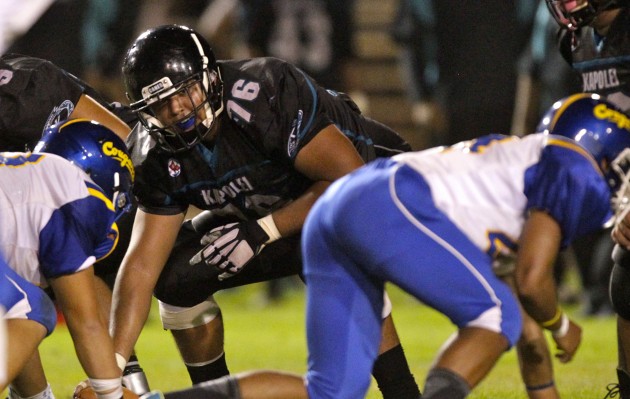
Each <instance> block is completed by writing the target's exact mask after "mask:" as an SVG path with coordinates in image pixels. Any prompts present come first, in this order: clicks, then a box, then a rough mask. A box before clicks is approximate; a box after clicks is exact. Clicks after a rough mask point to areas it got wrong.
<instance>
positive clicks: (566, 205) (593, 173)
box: [525, 145, 612, 248]
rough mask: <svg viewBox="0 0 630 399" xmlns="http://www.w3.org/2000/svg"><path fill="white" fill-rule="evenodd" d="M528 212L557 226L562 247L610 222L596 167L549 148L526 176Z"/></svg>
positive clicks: (603, 186)
mask: <svg viewBox="0 0 630 399" xmlns="http://www.w3.org/2000/svg"><path fill="white" fill-rule="evenodd" d="M525 195H526V197H527V199H528V204H527V208H528V209H537V210H542V211H545V212H547V213H549V215H551V217H553V218H554V220H556V222H558V224H559V225H560V228H561V230H562V243H561V245H562V247H563V248H565V247H567V246H568V245H569V244H570V243H571V242H572V241H573V240H574V239H575V238H577V237H580V236H583V235H585V234H588V233H592V232H595V231H597V230H599V229H601V228H602V227H603V226H604V224H605V223H606V222H607V221H608V220H609V219H610V217H611V216H612V214H611V207H610V190H609V188H608V185H607V183H606V181H605V180H604V178H603V176H602V175H601V173H600V172H599V170H598V168H597V165H596V164H595V163H594V161H593V160H592V159H590V158H587V157H586V156H584V155H583V154H581V153H579V152H577V151H574V150H572V149H569V148H565V147H560V146H554V145H548V146H546V147H545V148H544V149H543V154H542V156H541V159H540V162H539V163H538V164H536V165H535V166H534V167H532V168H530V169H529V170H528V171H527V172H526V174H525Z"/></svg>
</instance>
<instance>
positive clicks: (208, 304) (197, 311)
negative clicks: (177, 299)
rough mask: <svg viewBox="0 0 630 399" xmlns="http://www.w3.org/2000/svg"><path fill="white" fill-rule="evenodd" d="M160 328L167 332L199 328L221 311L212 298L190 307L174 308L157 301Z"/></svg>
mask: <svg viewBox="0 0 630 399" xmlns="http://www.w3.org/2000/svg"><path fill="white" fill-rule="evenodd" d="M158 304H159V309H160V318H161V319H162V326H164V328H165V329H167V330H185V329H188V328H193V327H199V326H203V325H206V324H208V323H210V322H211V321H212V320H214V319H215V318H216V317H217V316H218V315H219V313H220V312H221V309H220V308H219V305H218V304H217V303H216V301H215V300H214V298H213V297H212V296H210V297H208V299H206V300H205V301H203V302H201V303H199V304H197V305H195V306H192V307H181V306H174V305H169V304H167V303H164V302H162V301H158Z"/></svg>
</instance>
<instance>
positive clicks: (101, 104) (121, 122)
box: [0, 54, 148, 396]
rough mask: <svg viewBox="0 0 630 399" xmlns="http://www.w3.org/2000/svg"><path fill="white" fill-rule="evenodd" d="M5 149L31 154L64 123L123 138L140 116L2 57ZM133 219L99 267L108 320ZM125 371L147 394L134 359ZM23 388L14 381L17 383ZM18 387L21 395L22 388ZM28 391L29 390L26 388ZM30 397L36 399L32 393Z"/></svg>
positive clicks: (0, 140) (33, 63)
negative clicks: (90, 124) (88, 124)
mask: <svg viewBox="0 0 630 399" xmlns="http://www.w3.org/2000/svg"><path fill="white" fill-rule="evenodd" d="M0 103H1V104H2V106H1V107H0V151H31V150H33V149H34V147H35V144H37V142H38V141H39V140H40V138H41V136H42V132H43V131H44V130H45V129H47V128H48V127H50V126H52V125H53V124H55V123H57V122H59V121H62V120H65V119H75V118H84V119H90V120H96V121H98V122H100V123H101V124H102V125H104V126H106V127H108V128H109V129H111V130H112V131H113V132H114V133H116V134H117V135H118V136H119V137H121V138H122V139H126V137H127V136H128V135H129V132H130V130H131V129H130V127H129V126H132V125H133V124H135V121H136V117H135V114H134V113H133V112H130V111H129V109H128V107H125V106H122V105H121V104H110V103H108V102H107V101H105V100H104V99H103V98H102V97H101V96H100V94H99V93H97V92H96V91H95V90H93V89H92V88H91V87H90V86H88V85H87V84H86V83H85V82H83V81H82V80H80V79H78V78H77V77H75V76H74V75H72V74H70V73H68V72H67V71H65V70H63V69H62V68H59V67H58V66H57V65H55V64H53V63H52V62H50V61H48V60H44V59H41V58H36V57H31V56H26V55H21V54H5V55H2V56H1V57H0ZM132 223H133V217H132V216H131V215H124V216H123V217H122V218H121V219H120V220H119V222H118V225H119V228H120V231H121V234H120V238H119V242H118V246H117V247H116V250H114V252H113V253H112V254H110V256H108V257H107V258H105V259H103V260H102V261H99V262H98V263H96V264H95V267H94V270H95V274H96V275H97V276H98V277H100V278H99V279H96V280H95V284H96V288H97V298H99V299H103V300H101V301H100V302H99V305H100V306H101V311H102V312H103V316H104V317H106V318H107V319H108V318H109V310H110V304H111V287H112V286H113V282H114V279H115V276H116V272H117V270H118V266H119V265H120V262H121V260H122V256H123V255H124V254H125V250H126V248H127V245H128V243H129V236H130V233H131V225H132ZM119 366H121V368H122V367H124V368H125V371H124V373H125V382H124V383H125V385H126V386H127V387H128V388H130V389H132V390H134V391H135V392H136V393H138V394H142V393H144V392H146V391H148V385H147V382H146V377H145V376H144V373H143V372H142V369H141V368H140V366H139V365H138V363H137V359H136V357H135V355H134V356H133V357H132V358H131V359H130V362H129V364H128V365H119ZM16 384H19V381H18V382H14V385H16ZM14 388H16V389H17V391H18V392H19V391H20V388H23V387H19V386H17V385H16V386H15V387H14ZM24 389H26V388H24ZM26 396H32V394H27V395H26Z"/></svg>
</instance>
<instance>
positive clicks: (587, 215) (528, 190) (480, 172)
mask: <svg viewBox="0 0 630 399" xmlns="http://www.w3.org/2000/svg"><path fill="white" fill-rule="evenodd" d="M393 159H394V160H396V161H397V162H402V163H405V164H408V165H409V166H411V167H412V168H413V169H414V170H416V171H418V172H419V173H420V174H421V175H422V176H423V177H424V179H425V180H426V181H427V183H428V184H429V186H430V188H431V194H432V197H433V200H434V202H435V204H436V206H437V207H438V208H439V209H441V210H442V211H443V212H444V213H446V214H447V215H448V217H449V218H450V219H451V220H452V221H453V222H454V223H455V224H456V225H457V226H458V227H459V228H460V229H461V230H462V231H463V232H464V233H466V235H467V236H468V237H469V238H470V239H471V240H472V241H473V242H474V243H475V244H476V245H477V246H478V247H479V248H480V249H482V250H483V251H485V252H487V253H489V254H490V255H492V256H493V257H496V256H497V255H498V254H499V253H502V254H505V255H508V254H511V253H513V252H514V251H515V249H516V245H517V242H518V239H519V236H520V234H521V231H522V230H523V225H524V223H525V219H526V217H527V212H528V210H530V209H540V210H544V211H546V212H548V213H549V214H550V215H551V216H552V217H553V218H554V219H555V220H556V221H557V222H558V223H559V225H560V227H561V228H562V233H563V245H564V246H566V245H568V243H569V242H571V241H572V240H573V239H574V238H575V237H576V236H579V235H581V234H583V233H584V232H585V231H593V230H594V229H597V228H600V227H601V226H602V225H603V224H604V223H605V222H606V221H607V220H608V219H609V218H610V217H611V214H610V212H611V210H610V191H609V188H608V186H607V184H606V182H605V180H604V178H603V176H602V174H601V172H600V170H599V168H598V166H597V164H596V163H595V161H594V159H593V158H592V157H591V156H590V155H589V154H587V153H586V151H584V149H582V147H580V146H579V145H577V143H575V142H573V141H571V140H567V139H564V138H561V137H558V136H550V135H543V134H533V135H529V136H525V137H522V138H519V137H516V136H503V135H489V136H483V137H481V138H479V139H477V140H472V141H467V142H462V143H459V144H456V145H454V146H452V147H443V148H438V149H430V150H426V151H421V152H416V153H404V154H400V155H396V156H395V157H394V158H393ZM506 161H507V162H506ZM585 210H586V211H585Z"/></svg>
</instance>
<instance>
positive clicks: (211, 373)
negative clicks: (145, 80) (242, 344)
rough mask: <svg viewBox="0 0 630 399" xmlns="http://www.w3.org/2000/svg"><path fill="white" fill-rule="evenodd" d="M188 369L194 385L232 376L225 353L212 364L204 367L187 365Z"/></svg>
mask: <svg viewBox="0 0 630 399" xmlns="http://www.w3.org/2000/svg"><path fill="white" fill-rule="evenodd" d="M186 368H187V369H188V375H189V376H190V379H191V381H192V383H193V384H199V383H200V382H204V381H210V380H214V379H217V378H220V377H223V376H225V375H228V374H230V371H229V370H228V367H227V363H226V362H225V353H223V354H222V355H221V357H219V358H218V359H217V360H215V361H213V362H212V363H209V364H206V365H203V366H189V365H186Z"/></svg>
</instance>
